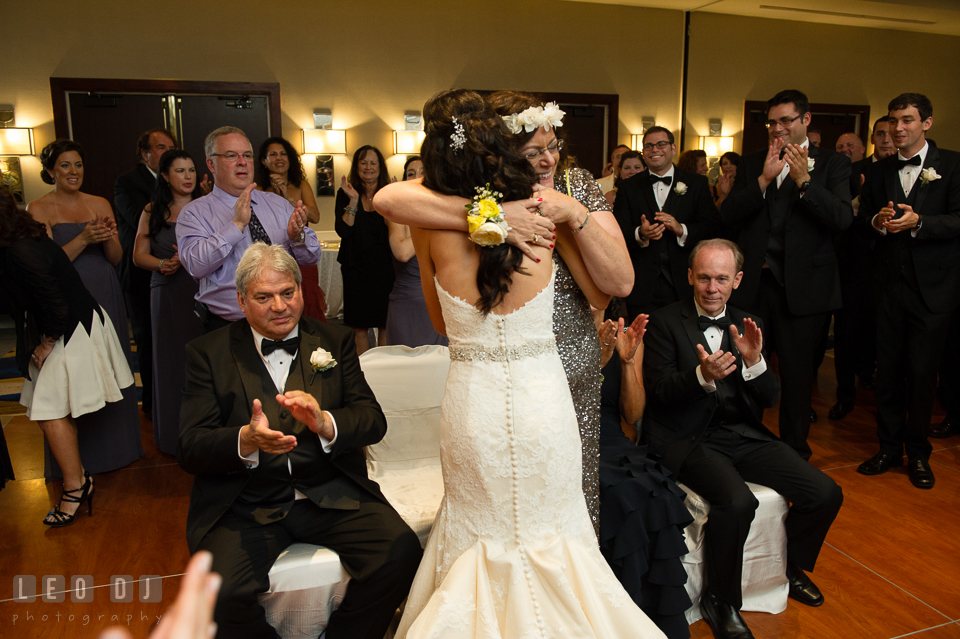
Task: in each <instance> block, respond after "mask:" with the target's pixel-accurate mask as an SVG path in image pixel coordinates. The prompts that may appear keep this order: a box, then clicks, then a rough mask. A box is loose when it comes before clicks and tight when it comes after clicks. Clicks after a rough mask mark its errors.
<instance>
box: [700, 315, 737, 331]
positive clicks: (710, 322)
mask: <svg viewBox="0 0 960 639" xmlns="http://www.w3.org/2000/svg"><path fill="white" fill-rule="evenodd" d="M697 323H698V324H700V330H701V331H705V330H707V329H708V328H710V327H711V326H716V327H717V328H719V329H720V330H721V331H725V330H727V329H728V328H730V318H729V317H727V316H726V315H724V316H723V317H718V318H716V319H714V318H712V317H707V316H706V315H700V316H699V317H697Z"/></svg>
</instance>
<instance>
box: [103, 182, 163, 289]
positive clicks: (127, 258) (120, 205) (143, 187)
mask: <svg viewBox="0 0 960 639" xmlns="http://www.w3.org/2000/svg"><path fill="white" fill-rule="evenodd" d="M156 190H157V179H156V178H155V177H153V174H152V173H150V169H148V168H147V165H146V164H138V165H137V166H136V167H135V168H134V169H133V170H132V171H128V172H127V173H124V174H123V175H121V176H120V177H118V178H117V181H116V183H115V184H114V185H113V205H114V206H115V207H116V209H117V235H118V237H119V239H120V246H121V247H122V248H123V258H122V259H121V260H120V266H119V268H120V273H119V275H120V283H121V284H122V285H123V288H124V290H131V287H133V286H137V287H139V286H142V285H143V284H144V283H146V286H147V287H148V288H149V286H150V272H149V271H145V270H143V269H141V268H137V267H135V266H134V265H133V242H134V240H135V239H136V238H137V225H138V224H140V214H141V213H143V209H144V208H145V207H146V206H147V204H149V203H150V202H151V201H152V200H153V195H154V192H155V191H156ZM131 278H133V279H132V280H131Z"/></svg>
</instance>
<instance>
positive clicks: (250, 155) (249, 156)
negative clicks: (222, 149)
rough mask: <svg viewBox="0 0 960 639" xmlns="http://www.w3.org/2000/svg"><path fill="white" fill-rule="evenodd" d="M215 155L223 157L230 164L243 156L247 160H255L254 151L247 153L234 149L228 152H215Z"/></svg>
mask: <svg viewBox="0 0 960 639" xmlns="http://www.w3.org/2000/svg"><path fill="white" fill-rule="evenodd" d="M213 156H214V157H218V158H223V159H224V160H226V161H227V162H229V163H230V164H233V163H234V162H236V161H237V160H239V159H240V158H243V159H244V161H245V162H253V152H252V151H247V152H246V153H234V152H233V151H227V152H226V153H214V154H213Z"/></svg>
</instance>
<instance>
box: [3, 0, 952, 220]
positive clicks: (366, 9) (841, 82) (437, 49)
mask: <svg viewBox="0 0 960 639" xmlns="http://www.w3.org/2000/svg"><path fill="white" fill-rule="evenodd" d="M64 6H65V5H63V4H62V3H59V2H55V1H53V0H37V1H35V2H30V3H27V2H22V3H15V4H13V5H11V6H10V7H9V8H8V11H7V13H6V14H5V19H6V22H5V23H6V24H12V25H17V29H16V30H15V31H11V32H8V33H7V34H6V40H5V44H6V45H7V46H6V50H7V51H8V52H11V55H10V56H8V59H9V60H12V61H13V62H11V63H8V64H7V65H5V68H4V74H3V81H2V84H0V105H3V104H12V105H13V106H14V107H15V109H16V113H17V125H18V126H31V127H36V143H37V148H38V149H39V148H42V147H43V146H44V145H45V144H47V143H48V142H50V141H51V140H52V139H53V136H54V132H53V121H52V118H53V113H52V110H51V104H50V87H49V78H50V77H51V76H65V77H101V78H146V79H180V80H225V81H255V82H279V83H280V91H281V106H282V111H283V120H282V122H283V134H284V136H286V137H287V138H289V139H291V140H294V141H295V143H296V144H297V146H299V143H298V140H299V129H301V128H304V127H308V128H311V127H312V113H313V110H314V108H330V109H332V110H333V113H334V123H335V126H336V127H337V128H345V129H347V130H348V133H347V146H348V151H350V152H352V151H353V149H355V148H357V147H358V146H360V145H362V144H366V143H371V144H375V145H378V146H379V147H380V148H381V149H382V150H385V151H388V152H389V151H390V150H391V148H392V139H391V131H392V130H393V129H395V128H403V127H402V117H403V112H404V111H406V110H412V109H419V108H420V107H421V106H422V104H423V102H424V100H426V99H427V98H428V97H429V96H431V95H432V94H434V93H435V92H437V91H440V90H442V89H446V88H451V87H469V88H477V89H499V88H513V89H527V90H532V91H558V92H570V93H616V94H619V96H620V122H619V138H620V140H621V141H622V142H626V143H629V140H630V133H632V132H637V131H639V130H640V120H641V118H642V117H644V116H648V117H654V118H656V121H657V123H658V124H661V125H663V126H666V127H668V128H670V129H673V130H674V131H678V130H679V126H680V122H679V119H680V91H681V70H682V51H683V13H682V12H680V11H669V10H657V9H643V8H635V7H623V6H616V5H604V4H591V3H578V2H560V1H557V0H489V1H484V2H478V3H472V4H461V3H453V2H444V1H439V0H434V1H431V0H411V1H410V2H404V3H400V2H393V1H386V0H370V1H364V2H356V1H348V0H324V1H322V2H318V1H316V0H285V1H284V2H283V3H269V4H268V3H263V2H254V1H252V0H237V1H236V2H231V3H226V2H222V1H221V0H215V1H214V0H208V1H205V2H201V3H197V4H193V5H184V9H185V10H188V11H193V13H192V14H190V15H189V19H188V18H187V17H186V15H187V14H184V13H182V12H180V13H176V14H174V12H171V11H165V12H158V10H157V9H156V7H155V5H150V4H145V3H133V2H119V1H117V0H90V1H88V2H86V3H84V4H83V5H82V7H81V6H75V7H72V8H71V10H70V11H66V10H65V9H64ZM278 7H282V8H283V13H282V14H281V13H279V10H278ZM468 12H469V13H468ZM631 43H634V44H631ZM904 47H908V48H910V49H911V50H914V51H917V52H919V55H918V56H915V57H910V58H908V57H906V56H904V55H903V54H902V53H901V51H902V50H903V48H904ZM794 51H797V54H793V52H794ZM791 56H793V57H794V58H795V59H796V60H797V62H796V63H792V62H790V61H789V60H790V58H791ZM958 59H960V38H957V37H949V36H937V35H927V34H919V33H909V32H901V31H893V30H879V29H865V28H856V27H840V26H830V25H821V24H813V23H804V22H791V21H779V20H766V19H759V18H742V17H736V16H727V15H720V14H710V13H694V14H693V15H692V17H691V40H690V64H689V76H688V101H687V115H688V124H687V129H686V134H687V141H686V142H687V143H686V146H687V147H691V148H692V147H694V146H695V145H696V144H697V141H696V136H697V135H700V134H701V133H704V132H705V131H706V128H707V121H708V120H709V119H710V118H718V117H719V118H721V119H722V120H723V122H724V133H725V134H727V135H731V134H734V135H737V137H738V139H737V145H738V146H737V148H739V131H740V128H741V123H742V117H743V115H742V114H743V100H744V99H751V100H765V99H767V98H769V97H770V96H771V95H773V94H774V93H775V92H776V91H778V90H780V89H783V88H787V87H796V88H800V89H802V90H804V91H805V92H807V93H808V94H809V95H810V98H811V99H812V100H814V101H816V102H832V103H843V104H869V105H870V106H871V114H872V115H873V116H874V117H876V115H878V114H880V113H882V112H883V111H884V109H885V108H886V104H887V102H888V101H889V99H890V98H892V97H893V96H894V95H896V94H897V93H900V92H902V91H907V90H915V91H921V92H925V93H926V94H927V95H929V96H930V98H931V99H932V100H933V104H934V112H935V116H934V127H933V130H932V131H931V136H932V137H935V138H936V139H937V141H938V142H939V143H940V144H941V145H942V146H944V147H948V148H960V115H958V114H957V104H958V101H960V82H958V81H957V79H956V75H955V73H954V70H953V68H952V65H951V64H950V63H951V62H953V61H955V60H958ZM131 144H132V141H131ZM307 161H308V162H312V158H307ZM387 163H388V168H389V170H390V172H391V173H392V174H395V175H398V174H399V172H400V169H401V166H402V163H403V157H402V156H393V157H390V156H388V159H387ZM22 164H23V167H24V172H25V191H26V196H27V198H28V199H33V198H36V197H39V196H40V195H42V194H43V193H45V192H46V191H47V190H48V188H49V187H47V186H46V185H45V184H43V183H42V182H41V181H40V179H39V170H40V164H39V160H38V159H37V158H35V157H34V158H23V162H22ZM348 169H349V159H348V158H346V157H344V158H338V159H337V164H336V171H337V174H338V175H343V174H345V173H346V171H347V170H348ZM88 170H91V171H96V167H88ZM332 228H333V202H332V198H322V199H321V220H320V224H319V225H318V229H320V230H324V231H327V232H329V235H326V236H327V237H333V236H332Z"/></svg>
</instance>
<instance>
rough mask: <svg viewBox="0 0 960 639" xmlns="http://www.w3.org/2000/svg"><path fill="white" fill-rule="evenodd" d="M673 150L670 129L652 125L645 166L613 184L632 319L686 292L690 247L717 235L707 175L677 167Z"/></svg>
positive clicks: (645, 145) (645, 144)
mask: <svg viewBox="0 0 960 639" xmlns="http://www.w3.org/2000/svg"><path fill="white" fill-rule="evenodd" d="M676 152H677V146H676V144H674V137H673V132H672V131H670V130H669V129H666V128H664V127H662V126H652V127H650V128H649V129H647V130H646V131H645V132H644V134H643V159H644V162H645V163H646V165H647V170H646V171H643V172H641V173H638V174H637V175H634V176H633V177H631V178H628V179H626V180H621V182H620V186H619V187H618V188H617V198H616V200H615V201H614V204H613V215H614V217H616V218H617V223H618V224H619V225H620V230H621V231H623V237H624V238H625V239H626V241H627V250H628V251H629V253H630V261H631V262H632V263H633V271H634V280H633V291H631V292H630V295H628V296H627V297H626V299H625V301H626V304H627V312H628V314H629V319H630V321H633V318H635V317H636V316H637V315H639V314H640V313H648V314H649V313H652V312H653V311H655V310H657V309H659V308H663V307H664V306H668V305H670V304H673V303H674V302H679V301H680V300H684V299H686V298H688V297H690V295H692V294H693V287H692V286H691V285H690V283H689V281H688V279H687V259H688V256H689V255H690V249H692V248H693V247H694V246H695V245H696V244H697V242H699V241H700V240H706V239H710V238H713V237H717V236H719V235H720V228H721V227H720V218H719V216H718V215H717V209H716V207H714V205H713V200H712V199H711V197H710V187H709V185H708V182H707V178H706V177H704V176H702V175H697V174H696V173H688V172H686V171H681V170H680V169H678V168H676V167H675V166H674V165H673V156H674V155H675V154H676Z"/></svg>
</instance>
